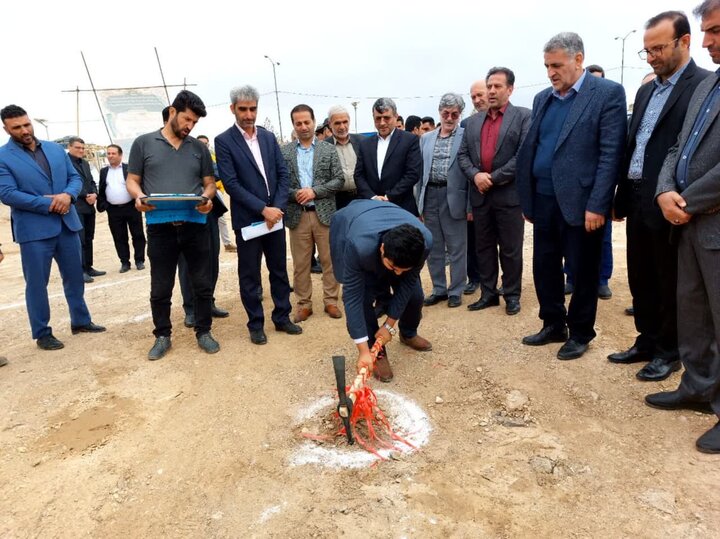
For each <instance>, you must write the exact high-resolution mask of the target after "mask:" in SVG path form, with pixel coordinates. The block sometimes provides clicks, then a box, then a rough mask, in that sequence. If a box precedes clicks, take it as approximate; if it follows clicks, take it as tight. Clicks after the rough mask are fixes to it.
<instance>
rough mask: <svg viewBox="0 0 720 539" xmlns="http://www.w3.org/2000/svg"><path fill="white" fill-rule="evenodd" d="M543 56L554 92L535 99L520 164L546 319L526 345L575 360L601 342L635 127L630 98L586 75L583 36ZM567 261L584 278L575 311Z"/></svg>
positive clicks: (568, 37)
mask: <svg viewBox="0 0 720 539" xmlns="http://www.w3.org/2000/svg"><path fill="white" fill-rule="evenodd" d="M544 53H545V67H546V68H547V72H548V78H549V79H550V82H551V84H552V87H551V88H547V89H546V90H543V91H542V92H540V93H539V94H538V95H536V96H535V100H534V102H533V111H532V123H531V124H530V129H529V131H528V134H527V137H525V141H524V143H523V144H522V146H521V147H520V150H519V152H518V158H517V176H516V178H517V180H516V182H517V187H518V193H519V195H520V204H521V206H522V209H523V214H524V215H525V218H526V219H527V220H528V221H530V222H531V223H533V225H534V227H533V278H534V281H535V291H536V293H537V296H538V300H539V302H540V318H541V319H542V321H543V328H542V330H540V331H539V332H538V333H537V334H535V335H529V336H527V337H525V338H524V339H523V343H524V344H528V345H534V346H537V345H543V344H548V343H550V342H564V344H563V346H562V347H561V348H560V350H559V351H558V355H557V357H558V359H576V358H579V357H580V356H582V355H583V354H584V353H585V351H586V350H587V348H588V343H589V342H590V341H591V340H592V339H593V338H594V337H595V330H594V328H593V326H594V324H595V316H596V313H597V299H598V298H597V288H598V279H599V267H600V253H601V248H602V240H603V234H604V231H605V226H606V222H607V219H608V217H609V214H610V207H611V204H612V197H613V192H614V189H615V183H616V181H617V177H618V169H619V166H620V162H621V160H622V156H623V149H624V145H625V132H626V129H627V119H626V106H625V92H624V90H623V88H622V86H620V85H619V84H617V83H615V82H611V81H609V80H607V79H602V78H598V77H593V76H592V75H590V74H588V73H587V72H586V71H585V70H584V69H583V67H582V63H583V59H584V54H585V51H584V46H583V42H582V39H581V38H580V36H579V35H577V34H575V33H571V32H568V33H561V34H558V35H556V36H555V37H553V38H552V39H550V41H548V43H547V44H546V45H545V49H544ZM563 257H565V260H566V261H567V264H568V267H569V269H570V271H571V273H572V274H573V275H574V276H575V291H574V292H573V295H572V298H571V300H570V305H569V308H568V310H567V311H566V310H565V298H564V288H565V286H564V277H563V268H562V260H563ZM568 329H569V330H570V331H569V338H568Z"/></svg>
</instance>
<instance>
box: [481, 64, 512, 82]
mask: <svg viewBox="0 0 720 539" xmlns="http://www.w3.org/2000/svg"><path fill="white" fill-rule="evenodd" d="M498 73H504V74H505V79H506V80H507V85H508V86H515V73H513V70H512V69H510V68H508V67H498V66H496V67H491V68H490V69H489V70H488V72H487V75H485V82H487V80H488V79H489V78H490V77H491V76H492V75H497V74H498Z"/></svg>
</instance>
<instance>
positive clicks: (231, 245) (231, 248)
mask: <svg viewBox="0 0 720 539" xmlns="http://www.w3.org/2000/svg"><path fill="white" fill-rule="evenodd" d="M225 252H228V253H237V246H236V245H235V244H234V243H228V244H227V245H226V246H225Z"/></svg>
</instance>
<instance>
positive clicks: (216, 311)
mask: <svg viewBox="0 0 720 539" xmlns="http://www.w3.org/2000/svg"><path fill="white" fill-rule="evenodd" d="M228 316H230V313H229V312H227V311H226V310H225V309H221V308H220V307H218V306H217V305H215V304H213V306H212V317H213V318H227V317H228Z"/></svg>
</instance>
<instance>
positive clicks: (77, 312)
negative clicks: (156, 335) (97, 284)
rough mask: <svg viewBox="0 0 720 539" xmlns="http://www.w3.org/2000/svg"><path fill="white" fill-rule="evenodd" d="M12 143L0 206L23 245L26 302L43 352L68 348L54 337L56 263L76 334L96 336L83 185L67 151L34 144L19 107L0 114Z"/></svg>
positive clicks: (0, 173) (3, 155)
mask: <svg viewBox="0 0 720 539" xmlns="http://www.w3.org/2000/svg"><path fill="white" fill-rule="evenodd" d="M0 119H1V120H2V122H3V127H4V128H5V132H6V133H7V134H8V135H10V141H9V142H8V143H7V144H6V145H5V146H2V147H1V148H0V200H2V202H3V204H6V205H8V206H10V208H11V215H12V225H13V236H14V238H15V241H16V242H18V243H19V244H20V256H21V257H22V266H23V275H24V277H25V301H26V303H27V310H28V317H29V318H30V327H31V328H32V336H33V339H37V345H38V346H39V347H40V348H42V349H43V350H57V349H60V348H62V347H63V343H62V342H60V341H59V340H58V339H56V338H55V336H54V335H53V333H52V328H51V327H50V326H49V325H48V324H49V322H50V303H49V301H48V294H47V284H48V280H49V279H50V269H51V265H52V261H53V259H55V261H56V262H57V264H58V267H59V268H60V275H61V276H62V281H63V288H64V290H65V299H66V300H67V302H68V306H69V307H70V327H71V330H72V333H73V334H76V333H81V332H86V333H97V332H101V331H105V328H104V327H102V326H98V325H96V324H93V322H92V320H91V319H90V313H89V312H88V308H87V305H86V304H85V299H84V297H83V295H84V292H85V283H84V282H83V268H82V255H81V252H80V237H79V236H78V232H79V231H80V230H81V229H82V225H81V224H80V219H79V218H78V214H77V211H76V210H75V206H74V205H73V202H75V200H76V198H77V196H78V194H79V193H80V189H81V188H82V179H81V178H80V176H79V175H78V173H77V172H76V171H75V168H74V167H73V165H72V163H71V162H70V158H69V157H68V156H67V154H66V153H65V151H64V150H63V149H62V148H61V147H60V146H58V145H57V144H55V143H53V142H47V141H42V142H41V141H39V140H38V139H36V138H35V134H34V131H33V127H32V123H31V122H30V118H28V115H27V113H26V112H25V111H24V110H23V109H22V108H20V107H18V106H17V105H8V106H7V107H5V108H4V109H2V111H0Z"/></svg>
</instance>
